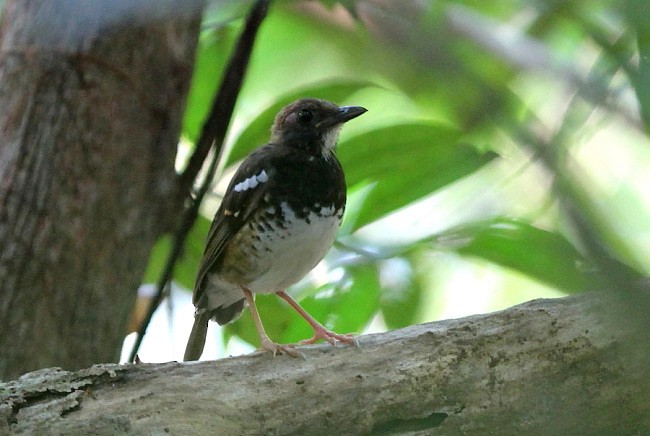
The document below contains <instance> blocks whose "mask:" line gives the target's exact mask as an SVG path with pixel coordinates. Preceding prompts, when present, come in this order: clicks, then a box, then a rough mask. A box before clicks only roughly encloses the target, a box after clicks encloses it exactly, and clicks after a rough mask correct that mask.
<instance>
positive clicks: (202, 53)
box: [182, 26, 238, 142]
mask: <svg viewBox="0 0 650 436" xmlns="http://www.w3.org/2000/svg"><path fill="white" fill-rule="evenodd" d="M237 30H238V28H237V26H226V27H221V28H218V29H213V30H212V31H210V32H206V33H204V34H203V35H202V37H201V40H200V41H199V45H198V48H197V53H196V61H195V64H194V74H193V76H192V83H191V84H190V91H189V94H188V97H187V105H186V108H185V113H184V115H183V125H182V134H183V136H184V137H186V138H187V139H188V140H189V141H190V142H194V141H196V139H197V137H198V135H199V134H200V132H201V128H202V127H203V122H204V121H205V117H206V116H207V113H208V110H209V109H210V106H211V105H212V99H213V98H214V95H215V92H216V90H217V86H218V85H219V82H220V80H221V75H222V73H223V68H224V65H225V63H226V61H227V60H228V56H229V54H230V50H231V48H232V46H233V44H234V42H235V38H236V36H237Z"/></svg>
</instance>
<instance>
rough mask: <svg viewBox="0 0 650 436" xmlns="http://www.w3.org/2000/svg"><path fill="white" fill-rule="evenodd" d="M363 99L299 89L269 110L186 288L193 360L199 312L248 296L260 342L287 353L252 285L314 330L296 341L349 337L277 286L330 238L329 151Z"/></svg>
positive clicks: (333, 210) (201, 328) (240, 304)
mask: <svg viewBox="0 0 650 436" xmlns="http://www.w3.org/2000/svg"><path fill="white" fill-rule="evenodd" d="M364 112H366V109H364V108H362V107H359V106H343V107H339V106H337V105H335V104H333V103H330V102H327V101H324V100H318V99H313V98H306V99H301V100H298V101H296V102H294V103H292V104H290V105H288V106H286V107H284V108H283V109H282V110H281V111H280V112H279V113H278V114H277V116H276V117H275V120H274V122H273V126H272V128H271V139H270V141H269V143H267V144H266V145H263V146H261V147H259V148H258V149H256V150H255V151H253V152H252V153H251V154H250V155H248V157H246V159H244V161H243V162H242V164H241V165H240V167H239V169H238V170H237V171H236V173H235V175H234V176H233V178H232V180H231V182H230V184H229V186H228V188H227V190H226V193H225V195H224V198H223V201H222V203H221V205H220V207H219V209H218V210H217V212H216V214H215V216H214V220H213V221H212V225H211V227H210V231H209V233H208V237H207V243H206V247H205V252H204V254H203V258H202V260H201V263H200V266H199V271H198V274H197V279H196V285H195V287H194V294H193V297H192V300H193V303H194V306H195V307H196V312H195V316H194V326H193V327H192V333H191V334H190V337H189V340H188V343H187V348H186V350H185V356H184V359H185V360H186V361H187V360H197V359H198V358H199V357H200V356H201V354H202V352H203V346H204V344H205V337H206V332H207V328H208V321H209V320H211V319H212V320H214V321H216V322H217V323H219V324H220V325H224V324H227V323H229V322H230V321H232V320H234V319H235V318H236V317H238V316H239V314H240V313H241V312H242V310H243V309H244V307H245V305H248V307H249V309H250V313H251V315H252V317H253V321H254V323H255V327H256V329H257V333H258V336H259V340H260V348H261V349H263V350H269V351H271V352H272V353H273V354H276V353H286V354H289V355H292V356H296V355H298V354H299V353H297V352H296V351H295V350H294V349H293V346H292V345H280V344H277V343H275V342H273V341H272V340H271V339H270V338H269V337H268V336H267V334H266V332H265V331H264V327H263V324H262V321H261V320H260V317H259V314H258V312H257V309H256V307H255V300H254V298H253V294H272V293H275V294H276V295H277V296H279V297H280V298H282V299H284V300H285V301H286V302H287V303H288V304H289V305H290V306H291V307H292V308H294V309H295V310H296V311H297V312H298V314H300V316H302V317H303V318H304V319H305V320H306V321H307V323H309V325H310V326H311V327H312V329H313V330H314V336H313V337H312V338H310V339H307V340H305V341H302V342H301V343H313V342H315V341H317V340H319V339H324V340H326V341H328V342H330V343H332V344H335V343H337V342H343V343H354V339H353V338H352V337H351V336H350V335H340V334H337V333H334V332H332V331H329V330H327V329H326V328H325V327H324V326H323V325H321V324H320V323H319V322H318V321H316V320H315V319H314V318H313V317H311V316H310V315H309V314H308V313H307V312H306V311H305V310H304V309H303V308H302V307H300V305H299V304H298V303H297V302H296V301H295V300H294V299H293V298H292V297H291V296H289V294H287V293H286V292H285V290H286V288H287V287H289V286H291V285H293V284H295V283H296V282H298V281H299V280H301V279H302V278H303V277H304V276H305V275H306V274H307V273H309V272H310V271H311V270H312V269H313V268H314V266H316V264H318V263H319V262H320V261H321V259H322V258H323V257H324V256H325V254H326V253H327V251H328V250H329V249H330V247H331V246H332V243H333V242H334V238H335V236H336V232H337V229H338V227H339V225H340V223H341V219H342V217H343V211H344V209H345V200H346V186H345V177H344V174H343V170H342V168H341V164H340V163H339V161H338V159H337V158H336V156H335V155H334V147H335V145H336V141H337V140H338V135H339V131H340V130H341V127H342V125H343V124H344V123H345V122H346V121H349V120H351V119H353V118H355V117H357V116H359V115H361V114H363V113H364Z"/></svg>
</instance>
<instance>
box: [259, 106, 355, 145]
mask: <svg viewBox="0 0 650 436" xmlns="http://www.w3.org/2000/svg"><path fill="white" fill-rule="evenodd" d="M364 112H366V109H365V108H362V107H360V106H337V105H335V104H334V103H330V102H328V101H325V100H318V99H316V98H303V99H301V100H298V101H295V102H293V103H291V104H290V105H288V106H285V107H284V108H283V109H282V110H281V111H280V112H279V113H278V115H277V116H276V117H275V121H274V122H273V127H272V128H271V142H273V143H283V144H286V145H289V146H294V147H298V148H307V149H311V150H314V149H316V150H317V151H319V152H320V153H322V154H323V155H329V154H331V152H332V150H333V149H334V146H335V145H336V140H337V139H338V136H339V131H340V130H341V127H342V126H343V123H345V122H346V121H349V120H351V119H352V118H356V117H358V116H359V115H361V114H363V113H364Z"/></svg>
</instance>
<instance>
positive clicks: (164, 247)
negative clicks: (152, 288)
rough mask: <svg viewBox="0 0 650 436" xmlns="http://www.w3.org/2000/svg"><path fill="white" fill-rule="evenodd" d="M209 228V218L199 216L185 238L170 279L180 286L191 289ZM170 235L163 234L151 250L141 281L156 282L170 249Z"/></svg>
mask: <svg viewBox="0 0 650 436" xmlns="http://www.w3.org/2000/svg"><path fill="white" fill-rule="evenodd" d="M209 229H210V220H208V219H207V218H205V217H203V216H199V217H198V218H197V220H196V222H195V223H194V226H193V227H192V228H191V229H190V232H189V233H188V235H187V238H186V239H185V245H184V250H183V252H182V253H181V256H180V258H179V259H178V261H177V262H176V265H175V266H174V273H173V275H172V279H173V280H174V281H175V282H176V283H178V284H179V285H180V286H182V287H184V288H187V289H192V288H193V287H194V280H195V279H196V272H197V270H198V269H199V262H201V257H202V256H203V249H204V245H205V238H206V237H207V234H208V230H209ZM171 239H172V238H171V235H168V234H167V235H163V236H162V237H161V238H160V239H158V241H157V242H156V244H155V245H154V247H153V249H152V250H151V254H150V255H149V264H148V265H147V269H146V270H145V273H144V276H143V278H142V283H156V282H157V281H158V279H159V278H160V274H161V273H162V270H163V267H164V266H165V262H166V261H167V256H169V251H170V249H171Z"/></svg>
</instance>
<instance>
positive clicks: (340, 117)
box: [316, 106, 368, 129]
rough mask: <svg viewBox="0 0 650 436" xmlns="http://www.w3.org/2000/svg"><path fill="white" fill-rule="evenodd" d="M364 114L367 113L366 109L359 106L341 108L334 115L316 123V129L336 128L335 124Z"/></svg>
mask: <svg viewBox="0 0 650 436" xmlns="http://www.w3.org/2000/svg"><path fill="white" fill-rule="evenodd" d="M364 112H368V109H366V108H364V107H361V106H341V107H340V108H339V109H338V111H336V113H335V114H334V115H332V116H330V117H328V118H326V119H324V120H323V121H321V122H320V123H318V124H317V125H316V127H317V128H321V129H322V128H324V129H327V128H329V127H333V126H336V125H337V124H342V123H345V122H346V121H350V120H351V119H352V118H356V117H358V116H359V115H361V114H363V113H364Z"/></svg>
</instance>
